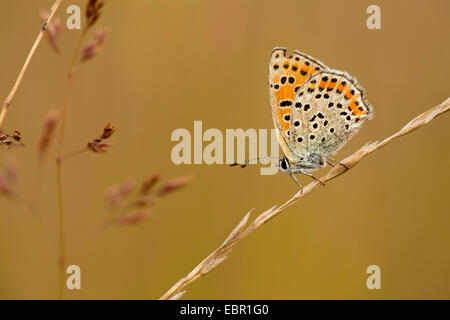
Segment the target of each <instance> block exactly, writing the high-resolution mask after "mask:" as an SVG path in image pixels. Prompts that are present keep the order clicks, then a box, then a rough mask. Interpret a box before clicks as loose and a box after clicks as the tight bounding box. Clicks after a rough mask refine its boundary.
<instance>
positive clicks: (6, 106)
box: [0, 0, 62, 127]
mask: <svg viewBox="0 0 450 320" xmlns="http://www.w3.org/2000/svg"><path fill="white" fill-rule="evenodd" d="M61 1H62V0H56V1H55V3H54V4H53V6H52V8H51V9H50V12H49V13H48V16H47V18H45V20H44V23H43V24H42V26H41V30H40V31H39V34H38V36H37V38H36V40H35V41H34V44H33V47H31V50H30V52H29V53H28V56H27V58H26V60H25V63H24V65H23V67H22V70H20V73H19V76H18V77H17V80H16V82H15V83H14V86H13V87H12V89H11V91H10V93H9V94H8V96H7V97H6V99H5V102H3V108H2V111H1V113H0V127H1V126H2V124H3V121H4V120H5V117H6V114H7V112H8V109H9V106H10V105H11V103H12V100H13V98H14V95H15V94H16V91H17V89H18V88H19V86H20V83H21V82H22V79H23V75H24V74H25V71H27V69H28V66H29V64H30V61H31V58H33V56H34V54H35V52H36V49H37V47H38V46H39V43H40V42H41V40H42V37H43V36H44V34H45V33H46V30H47V26H48V24H49V23H50V21H51V20H52V19H53V16H54V15H55V12H56V10H57V9H58V7H59V5H60V4H61Z"/></svg>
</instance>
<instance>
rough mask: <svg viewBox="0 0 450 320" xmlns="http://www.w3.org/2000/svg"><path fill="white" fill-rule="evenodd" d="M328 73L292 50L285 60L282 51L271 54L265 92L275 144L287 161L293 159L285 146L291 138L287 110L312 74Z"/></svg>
mask: <svg viewBox="0 0 450 320" xmlns="http://www.w3.org/2000/svg"><path fill="white" fill-rule="evenodd" d="M325 69H328V67H327V66H325V65H324V64H323V63H322V62H320V61H318V60H316V59H314V58H312V57H310V56H308V55H306V54H304V53H302V52H300V51H297V50H295V52H294V54H293V55H292V56H286V49H285V48H281V47H276V48H274V49H273V50H272V54H271V57H270V63H269V92H270V103H271V107H272V118H273V122H274V125H275V128H276V129H277V136H278V142H279V143H280V146H281V149H282V150H283V152H284V154H285V155H286V156H287V157H288V159H289V160H290V161H294V159H296V155H295V153H293V152H292V150H291V148H290V147H289V144H288V143H287V142H288V141H289V139H290V138H291V137H292V135H291V108H292V106H293V104H294V97H295V94H296V92H297V91H298V90H299V89H300V87H301V86H302V85H303V84H304V83H305V82H306V81H307V80H308V79H309V78H310V77H311V76H313V75H314V74H317V73H318V72H320V71H323V70H325Z"/></svg>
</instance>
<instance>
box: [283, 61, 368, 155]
mask: <svg viewBox="0 0 450 320" xmlns="http://www.w3.org/2000/svg"><path fill="white" fill-rule="evenodd" d="M372 116H373V109H372V106H371V105H370V103H369V101H368V100H367V98H366V93H365V90H364V88H363V87H362V86H361V85H359V83H358V81H357V80H356V78H355V77H352V76H350V75H349V74H348V73H346V72H342V71H338V70H324V71H321V72H319V73H317V74H315V75H314V76H312V77H310V78H309V79H308V80H307V81H306V82H305V83H304V84H303V85H302V86H301V87H300V89H299V90H298V92H297V93H296V95H295V98H294V102H293V107H292V110H291V113H290V117H291V118H292V119H293V120H294V121H293V122H292V128H291V129H290V130H291V132H290V135H289V138H288V139H287V140H286V142H287V144H288V145H289V146H290V147H291V150H292V152H293V153H294V154H295V155H298V156H300V157H302V156H307V155H308V154H310V153H317V154H320V155H322V156H328V155H332V154H334V153H335V152H336V151H337V150H339V149H340V148H341V147H343V146H344V145H345V144H346V143H347V141H348V140H350V139H351V138H352V137H353V135H355V134H356V133H357V132H358V130H359V129H360V128H361V127H362V125H363V124H364V122H365V121H366V120H368V119H370V118H371V117H372Z"/></svg>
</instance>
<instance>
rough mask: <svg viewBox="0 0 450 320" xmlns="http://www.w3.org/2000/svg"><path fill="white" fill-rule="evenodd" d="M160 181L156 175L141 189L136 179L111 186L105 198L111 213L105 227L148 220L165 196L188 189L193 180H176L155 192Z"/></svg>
mask: <svg viewBox="0 0 450 320" xmlns="http://www.w3.org/2000/svg"><path fill="white" fill-rule="evenodd" d="M159 180H160V175H159V174H155V175H153V176H151V177H149V178H147V179H145V180H144V181H143V182H142V183H141V184H140V186H139V187H138V186H137V184H136V179H134V178H129V179H128V180H126V181H125V182H124V183H122V184H119V183H115V184H113V185H111V186H110V187H109V188H108V189H107V190H106V192H105V196H104V200H105V204H106V206H107V207H108V209H109V210H110V212H111V214H110V216H109V218H108V220H107V221H106V223H105V225H106V226H109V225H117V226H127V225H133V224H138V223H141V222H143V221H145V220H147V219H148V218H149V217H150V216H151V214H152V211H151V209H150V208H151V207H153V206H154V205H155V204H157V203H158V202H159V201H160V200H161V198H162V197H163V196H166V195H168V194H169V193H173V192H175V191H178V190H180V189H182V188H184V187H186V186H187V185H188V184H189V183H190V181H191V178H190V177H178V178H174V179H172V180H169V181H167V182H165V183H164V184H163V185H162V186H161V187H160V188H159V189H158V190H156V191H153V187H154V186H155V184H156V183H157V182H158V181H159Z"/></svg>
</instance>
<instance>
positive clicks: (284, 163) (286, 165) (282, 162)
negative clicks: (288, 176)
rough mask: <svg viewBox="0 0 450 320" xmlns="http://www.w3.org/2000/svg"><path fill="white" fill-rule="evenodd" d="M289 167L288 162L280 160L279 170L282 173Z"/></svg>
mask: <svg viewBox="0 0 450 320" xmlns="http://www.w3.org/2000/svg"><path fill="white" fill-rule="evenodd" d="M288 167H289V164H288V162H287V161H286V159H281V160H280V168H281V169H282V170H284V171H286V170H287V169H288Z"/></svg>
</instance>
